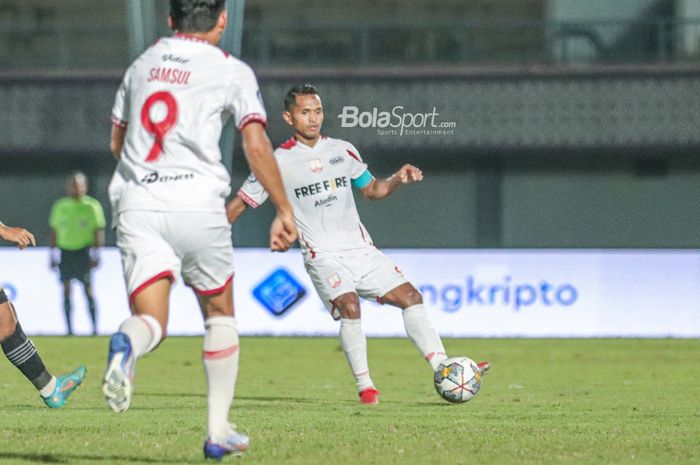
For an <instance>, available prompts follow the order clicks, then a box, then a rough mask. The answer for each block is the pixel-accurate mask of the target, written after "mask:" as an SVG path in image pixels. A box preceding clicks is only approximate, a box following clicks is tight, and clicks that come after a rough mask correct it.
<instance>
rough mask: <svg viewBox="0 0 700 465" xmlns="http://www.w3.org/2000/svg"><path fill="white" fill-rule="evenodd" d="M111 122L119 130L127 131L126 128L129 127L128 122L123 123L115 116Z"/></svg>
mask: <svg viewBox="0 0 700 465" xmlns="http://www.w3.org/2000/svg"><path fill="white" fill-rule="evenodd" d="M111 120H112V124H113V125H115V126H116V127H118V128H122V129H126V127H127V126H128V125H129V123H128V122H127V121H122V120H120V119H119V118H117V117H116V116H114V115H112V116H111Z"/></svg>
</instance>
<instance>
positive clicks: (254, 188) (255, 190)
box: [236, 174, 270, 208]
mask: <svg viewBox="0 0 700 465" xmlns="http://www.w3.org/2000/svg"><path fill="white" fill-rule="evenodd" d="M236 195H238V198H240V199H241V200H242V201H244V202H245V203H247V204H248V205H249V206H250V207H252V208H258V207H259V206H260V205H262V204H263V203H265V201H266V200H267V198H268V197H269V196H270V195H269V194H268V193H267V191H266V190H265V188H264V187H263V185H262V184H260V182H258V180H257V179H256V177H255V175H254V174H251V175H250V176H248V178H247V179H246V180H245V182H244V183H243V185H242V186H241V188H240V189H238V193H237V194H236Z"/></svg>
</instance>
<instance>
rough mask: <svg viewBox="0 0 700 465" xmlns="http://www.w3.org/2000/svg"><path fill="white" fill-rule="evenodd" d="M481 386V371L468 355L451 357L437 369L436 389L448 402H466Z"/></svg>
mask: <svg viewBox="0 0 700 465" xmlns="http://www.w3.org/2000/svg"><path fill="white" fill-rule="evenodd" d="M479 388H481V371H479V367H478V366H477V365H476V362H474V360H472V359H470V358H468V357H451V358H448V359H447V360H445V361H444V362H442V363H441V364H440V365H439V366H438V367H437V370H435V389H436V390H437V392H438V394H440V397H442V398H443V399H445V400H446V401H448V402H455V403H459V402H466V401H468V400H470V399H472V398H474V396H475V395H476V394H477V393H478V392H479Z"/></svg>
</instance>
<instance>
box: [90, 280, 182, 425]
mask: <svg viewBox="0 0 700 465" xmlns="http://www.w3.org/2000/svg"><path fill="white" fill-rule="evenodd" d="M170 287H171V278H170V277H163V278H160V279H157V280H154V281H153V282H151V283H149V284H148V286H147V287H145V288H143V289H141V290H140V291H139V293H138V294H137V295H135V296H133V297H132V304H131V309H132V313H133V314H132V316H130V317H129V318H127V319H126V320H124V321H123V322H122V324H121V325H120V326H119V331H117V332H116V333H114V334H113V335H112V337H111V338H110V342H109V358H108V361H107V369H106V370H105V375H104V380H103V384H102V392H103V393H104V395H105V399H106V400H107V404H108V405H109V406H110V408H111V409H112V410H114V411H115V412H124V411H126V410H127V409H128V408H129V406H130V405H131V398H132V394H133V388H134V386H133V383H134V376H135V374H136V361H137V360H138V359H139V358H140V357H142V356H144V355H146V354H147V353H149V352H151V351H152V350H153V349H155V348H156V347H157V346H158V344H159V343H160V342H161V341H162V340H163V338H164V337H165V331H166V328H167V326H168V305H169V298H170Z"/></svg>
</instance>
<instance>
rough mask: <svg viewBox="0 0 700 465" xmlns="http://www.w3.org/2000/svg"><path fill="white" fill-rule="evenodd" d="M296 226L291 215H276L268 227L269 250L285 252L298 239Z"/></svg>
mask: <svg viewBox="0 0 700 465" xmlns="http://www.w3.org/2000/svg"><path fill="white" fill-rule="evenodd" d="M298 235H299V234H298V233H297V226H296V224H295V223H294V218H293V217H292V216H291V215H279V214H278V215H277V216H276V217H275V219H274V220H272V225H271V226H270V250H272V251H273V252H285V251H287V250H289V247H291V246H292V244H293V243H294V241H296V240H297V237H298Z"/></svg>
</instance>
